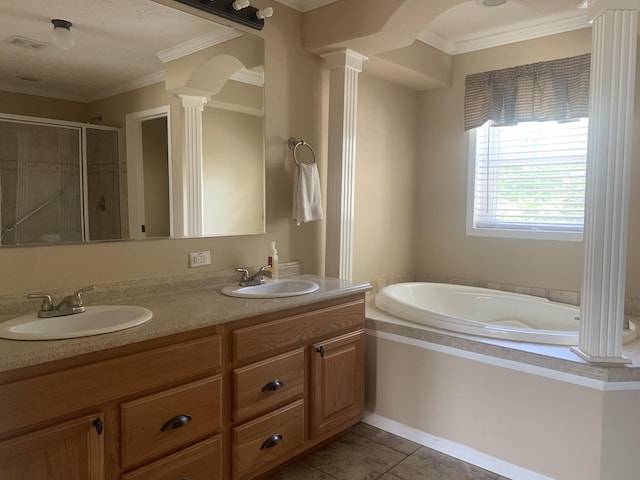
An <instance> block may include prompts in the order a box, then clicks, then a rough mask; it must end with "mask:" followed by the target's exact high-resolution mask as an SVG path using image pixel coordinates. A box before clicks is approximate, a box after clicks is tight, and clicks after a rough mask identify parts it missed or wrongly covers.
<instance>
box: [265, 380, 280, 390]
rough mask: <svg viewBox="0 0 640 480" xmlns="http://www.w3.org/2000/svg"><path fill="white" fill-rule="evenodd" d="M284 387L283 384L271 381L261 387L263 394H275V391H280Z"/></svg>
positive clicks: (278, 381)
mask: <svg viewBox="0 0 640 480" xmlns="http://www.w3.org/2000/svg"><path fill="white" fill-rule="evenodd" d="M282 387H284V382H282V381H280V380H271V381H270V382H269V383H267V384H266V385H265V386H264V387H262V391H263V392H275V391H276V390H280V389H281V388H282Z"/></svg>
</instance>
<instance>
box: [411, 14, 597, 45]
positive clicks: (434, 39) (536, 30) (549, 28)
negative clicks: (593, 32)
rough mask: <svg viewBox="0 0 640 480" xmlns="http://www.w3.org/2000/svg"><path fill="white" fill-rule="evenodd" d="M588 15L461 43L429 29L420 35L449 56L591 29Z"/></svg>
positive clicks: (424, 41) (498, 33)
mask: <svg viewBox="0 0 640 480" xmlns="http://www.w3.org/2000/svg"><path fill="white" fill-rule="evenodd" d="M590 26H591V25H590V23H589V21H588V19H587V15H586V14H584V13H581V14H579V15H574V16H571V17H564V18H559V19H556V20H553V19H546V20H545V22H544V23H539V24H535V25H529V26H524V27H521V28H518V29H516V30H514V31H511V32H490V33H487V34H484V35H482V36H478V37H475V38H468V39H464V40H459V41H452V40H447V39H445V38H443V37H441V36H440V35H437V34H435V33H433V32H429V31H428V29H426V30H424V31H423V32H421V33H420V35H418V37H417V40H420V41H421V42H423V43H426V44H427V45H430V46H432V47H434V48H437V49H438V50H441V51H443V52H444V53H448V54H449V55H458V54H461V53H468V52H474V51H476V50H483V49H485V48H491V47H499V46H501V45H508V44H510V43H516V42H522V41H525V40H533V39H534V38H540V37H546V36H548V35H555V34H558V33H564V32H570V31H572V30H579V29H581V28H586V27H590Z"/></svg>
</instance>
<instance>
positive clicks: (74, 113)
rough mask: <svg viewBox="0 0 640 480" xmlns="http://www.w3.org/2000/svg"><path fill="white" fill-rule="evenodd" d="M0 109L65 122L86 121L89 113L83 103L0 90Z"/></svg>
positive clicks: (15, 113)
mask: <svg viewBox="0 0 640 480" xmlns="http://www.w3.org/2000/svg"><path fill="white" fill-rule="evenodd" d="M0 105H1V107H0V110H1V111H2V113H10V114H12V115H26V116H29V117H41V118H55V119H57V120H65V121H67V122H86V121H87V120H89V118H91V117H89V116H88V115H89V113H88V109H87V105H86V104H85V103H79V102H72V101H70V100H58V99H56V98H47V97H39V96H37V95H27V94H23V93H13V92H5V91H1V90H0Z"/></svg>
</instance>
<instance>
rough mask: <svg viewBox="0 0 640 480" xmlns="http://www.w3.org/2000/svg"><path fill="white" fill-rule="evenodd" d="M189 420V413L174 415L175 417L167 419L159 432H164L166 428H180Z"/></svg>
mask: <svg viewBox="0 0 640 480" xmlns="http://www.w3.org/2000/svg"><path fill="white" fill-rule="evenodd" d="M190 421H191V415H176V416H175V417H173V418H171V419H169V420H167V421H166V422H165V424H164V425H162V427H160V431H161V432H166V431H167V430H175V429H176V428H182V427H184V426H185V425H186V424H187V423H189V422H190Z"/></svg>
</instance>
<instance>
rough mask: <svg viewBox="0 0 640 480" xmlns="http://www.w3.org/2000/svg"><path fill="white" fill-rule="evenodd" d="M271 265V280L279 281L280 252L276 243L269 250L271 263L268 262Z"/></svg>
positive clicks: (272, 243)
mask: <svg viewBox="0 0 640 480" xmlns="http://www.w3.org/2000/svg"><path fill="white" fill-rule="evenodd" d="M267 263H269V265H271V268H270V270H271V278H272V279H273V280H277V279H278V277H279V275H280V271H279V269H278V250H276V242H271V248H270V249H269V261H268V262H267Z"/></svg>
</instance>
